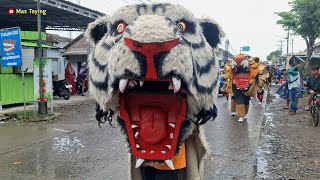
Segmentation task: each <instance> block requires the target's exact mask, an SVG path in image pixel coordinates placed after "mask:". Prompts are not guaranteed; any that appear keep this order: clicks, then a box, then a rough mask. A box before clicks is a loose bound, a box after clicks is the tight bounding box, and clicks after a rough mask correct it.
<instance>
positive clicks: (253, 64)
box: [225, 54, 260, 122]
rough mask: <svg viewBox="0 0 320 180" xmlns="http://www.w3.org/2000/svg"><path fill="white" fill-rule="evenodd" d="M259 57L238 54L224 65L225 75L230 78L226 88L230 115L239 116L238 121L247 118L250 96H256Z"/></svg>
mask: <svg viewBox="0 0 320 180" xmlns="http://www.w3.org/2000/svg"><path fill="white" fill-rule="evenodd" d="M258 61H259V58H252V57H251V56H249V55H246V54H238V55H237V56H236V57H235V58H234V59H233V60H231V62H230V64H228V65H226V66H225V70H226V73H227V77H228V78H229V79H230V81H229V85H228V87H229V88H228V90H229V92H230V94H231V95H232V99H231V115H232V116H235V115H236V114H237V116H238V117H239V120H238V121H239V122H243V120H244V119H247V118H246V117H245V116H246V115H247V113H248V111H249V102H250V100H251V97H254V96H256V93H257V83H256V81H257V80H256V77H257V75H258V74H259V71H260V69H259V65H258V63H257V62H258Z"/></svg>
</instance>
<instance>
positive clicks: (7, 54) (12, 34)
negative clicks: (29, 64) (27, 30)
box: [0, 28, 22, 67]
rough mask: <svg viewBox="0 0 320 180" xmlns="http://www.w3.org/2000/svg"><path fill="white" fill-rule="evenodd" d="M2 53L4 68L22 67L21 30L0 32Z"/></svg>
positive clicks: (14, 29) (13, 29) (0, 50)
mask: <svg viewBox="0 0 320 180" xmlns="http://www.w3.org/2000/svg"><path fill="white" fill-rule="evenodd" d="M0 52H1V59H2V62H1V64H2V67H8V66H21V65H22V55H21V39H20V28H11V29H4V30H3V31H0Z"/></svg>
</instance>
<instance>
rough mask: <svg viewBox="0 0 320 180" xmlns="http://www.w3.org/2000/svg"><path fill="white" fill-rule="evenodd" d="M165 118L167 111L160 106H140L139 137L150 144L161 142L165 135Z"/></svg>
mask: <svg viewBox="0 0 320 180" xmlns="http://www.w3.org/2000/svg"><path fill="white" fill-rule="evenodd" d="M167 119H168V113H167V112H165V111H163V109H162V108H160V107H143V108H141V109H140V121H141V129H140V136H141V139H142V140H144V141H146V142H147V143H149V144H152V145H155V144H158V143H160V142H162V141H163V140H164V139H165V138H166V135H167V124H168V123H167Z"/></svg>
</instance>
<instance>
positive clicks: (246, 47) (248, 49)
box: [241, 46, 250, 51]
mask: <svg viewBox="0 0 320 180" xmlns="http://www.w3.org/2000/svg"><path fill="white" fill-rule="evenodd" d="M241 51H250V46H242V47H241Z"/></svg>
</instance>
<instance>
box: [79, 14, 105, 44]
mask: <svg viewBox="0 0 320 180" xmlns="http://www.w3.org/2000/svg"><path fill="white" fill-rule="evenodd" d="M108 22H109V18H108V17H107V16H104V17H100V18H98V19H96V20H95V21H94V22H92V23H90V24H89V25H88V28H87V30H86V32H85V34H84V35H85V37H86V38H87V40H88V41H89V42H90V44H92V45H93V46H94V45H95V44H97V43H98V42H99V41H100V40H101V39H102V37H103V36H104V35H105V34H106V33H107V32H108V25H107V24H108Z"/></svg>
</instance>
